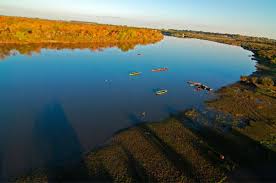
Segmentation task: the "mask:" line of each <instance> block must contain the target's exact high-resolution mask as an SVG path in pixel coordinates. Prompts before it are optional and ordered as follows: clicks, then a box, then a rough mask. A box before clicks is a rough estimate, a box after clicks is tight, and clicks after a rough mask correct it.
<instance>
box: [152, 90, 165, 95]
mask: <svg viewBox="0 0 276 183" xmlns="http://www.w3.org/2000/svg"><path fill="white" fill-rule="evenodd" d="M166 93H168V90H159V91H156V92H155V94H156V95H164V94H166Z"/></svg>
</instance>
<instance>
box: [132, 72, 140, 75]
mask: <svg viewBox="0 0 276 183" xmlns="http://www.w3.org/2000/svg"><path fill="white" fill-rule="evenodd" d="M129 75H130V76H139V75H141V72H131V73H129Z"/></svg>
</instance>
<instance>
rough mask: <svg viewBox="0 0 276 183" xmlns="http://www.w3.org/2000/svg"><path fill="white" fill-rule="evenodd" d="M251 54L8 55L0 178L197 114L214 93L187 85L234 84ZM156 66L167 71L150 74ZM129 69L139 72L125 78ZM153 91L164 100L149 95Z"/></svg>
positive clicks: (178, 44)
mask: <svg viewBox="0 0 276 183" xmlns="http://www.w3.org/2000/svg"><path fill="white" fill-rule="evenodd" d="M138 53H141V54H142V55H141V56H138V55H137V54H138ZM251 54H252V53H251V52H249V51H246V50H243V49H242V48H240V47H235V46H229V45H223V44H218V43H213V42H209V41H202V40H194V39H178V38H172V37H165V39H164V40H163V41H161V42H159V43H157V44H154V45H148V46H137V47H136V48H135V49H134V50H131V51H128V52H122V51H120V50H119V49H117V48H108V49H105V50H103V51H100V52H99V51H97V52H95V51H94V52H93V51H91V50H88V49H87V50H66V49H65V50H48V49H43V50H42V51H41V53H40V54H33V55H32V56H26V55H20V54H17V55H15V56H10V57H7V58H5V59H3V60H1V61H0V177H2V178H3V177H4V178H5V177H11V176H15V175H20V174H22V173H25V172H26V171H28V170H30V169H35V168H37V167H45V166H53V165H57V164H63V163H64V162H66V161H68V160H71V159H72V158H73V159H74V158H76V157H79V156H81V154H82V153H84V152H86V151H88V150H90V149H92V148H94V147H96V146H98V145H100V144H103V143H104V142H105V141H106V140H107V139H108V138H110V137H111V136H112V134H114V133H115V132H116V131H118V130H120V129H123V128H126V127H129V126H133V125H135V124H137V123H140V122H142V121H158V120H162V119H165V118H166V117H168V116H169V115H170V114H172V113H177V112H179V111H182V110H185V109H187V108H190V107H196V108H201V107H203V104H204V103H203V102H204V100H206V99H208V98H212V97H214V94H212V93H211V94H207V93H206V92H195V91H194V88H192V87H190V86H188V85H187V83H186V82H187V81H188V80H193V81H199V82H202V83H204V84H206V85H208V86H210V87H212V88H214V89H219V88H220V87H222V86H226V85H228V84H231V83H234V82H236V81H237V80H239V77H240V76H241V75H249V74H251V73H252V72H254V71H255V62H254V61H252V60H251V59H250V57H249V56H248V55H251ZM159 67H168V68H169V71H168V72H160V73H153V72H151V70H152V69H154V68H159ZM132 71H139V72H142V74H141V76H137V77H130V76H129V73H130V72H132ZM156 89H167V90H168V94H167V95H164V96H155V94H154V90H156ZM143 112H146V116H145V117H143V116H142V115H141V113H143ZM0 180H1V179H0Z"/></svg>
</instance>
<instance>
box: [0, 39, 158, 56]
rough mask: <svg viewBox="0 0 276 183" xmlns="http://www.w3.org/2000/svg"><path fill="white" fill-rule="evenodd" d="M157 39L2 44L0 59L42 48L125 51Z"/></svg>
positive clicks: (38, 50) (38, 51) (30, 53)
mask: <svg viewBox="0 0 276 183" xmlns="http://www.w3.org/2000/svg"><path fill="white" fill-rule="evenodd" d="M156 42H157V41H145V40H144V41H140V42H115V43H104V42H103V43H73V44H68V43H41V44H37V43H35V44H0V59H4V58H6V57H8V56H12V55H15V54H17V52H18V53H19V54H22V55H29V56H31V55H32V54H33V53H41V50H42V49H53V50H62V49H71V50H73V49H81V50H82V49H89V50H91V51H101V50H102V49H105V48H113V47H116V48H118V49H120V50H121V51H123V52H127V51H130V50H133V49H135V47H136V46H137V45H147V44H154V43H156Z"/></svg>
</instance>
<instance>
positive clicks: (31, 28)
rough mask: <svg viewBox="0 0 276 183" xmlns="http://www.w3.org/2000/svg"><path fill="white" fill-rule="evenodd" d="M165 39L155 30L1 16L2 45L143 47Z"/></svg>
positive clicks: (0, 36) (0, 33) (0, 38)
mask: <svg viewBox="0 0 276 183" xmlns="http://www.w3.org/2000/svg"><path fill="white" fill-rule="evenodd" d="M162 38H163V35H162V34H161V33H160V31H157V30H152V29H143V28H132V27H126V26H111V25H99V24H92V23H91V24H90V23H80V22H65V21H50V20H41V19H31V18H21V17H8V16H0V43H20V44H22V43H103V42H108V43H115V42H136V43H140V42H142V43H143V42H155V41H159V40H161V39H162Z"/></svg>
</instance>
